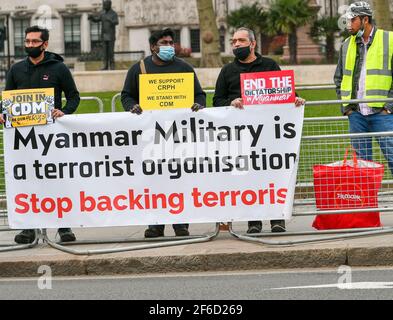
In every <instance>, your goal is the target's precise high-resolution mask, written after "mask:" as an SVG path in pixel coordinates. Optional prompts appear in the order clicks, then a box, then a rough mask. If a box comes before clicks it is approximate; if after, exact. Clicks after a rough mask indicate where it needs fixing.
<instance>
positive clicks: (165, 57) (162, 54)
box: [157, 46, 175, 61]
mask: <svg viewBox="0 0 393 320" xmlns="http://www.w3.org/2000/svg"><path fill="white" fill-rule="evenodd" d="M157 56H158V57H159V58H160V59H161V60H162V61H170V60H172V59H173V57H174V56H175V48H174V47H172V46H160V50H159V51H158V53H157Z"/></svg>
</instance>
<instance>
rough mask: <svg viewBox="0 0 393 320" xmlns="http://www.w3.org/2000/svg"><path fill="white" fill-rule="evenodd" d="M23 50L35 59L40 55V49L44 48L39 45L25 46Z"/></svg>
mask: <svg viewBox="0 0 393 320" xmlns="http://www.w3.org/2000/svg"><path fill="white" fill-rule="evenodd" d="M25 51H26V53H27V55H28V56H29V57H31V58H34V59H35V58H38V57H39V56H40V55H41V53H42V51H44V50H43V49H42V48H41V46H39V47H30V48H28V47H25Z"/></svg>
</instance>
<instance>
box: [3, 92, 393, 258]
mask: <svg viewBox="0 0 393 320" xmlns="http://www.w3.org/2000/svg"><path fill="white" fill-rule="evenodd" d="M112 101H113V99H112ZM375 101H383V102H393V98H392V99H374V100H351V101H347V102H349V103H358V102H375ZM342 102H343V101H340V100H332V101H313V102H307V103H306V104H307V105H310V106H311V105H329V104H338V103H342ZM347 132H348V121H347V117H328V118H321V117H319V118H307V119H305V121H304V126H303V137H302V143H301V150H300V157H299V159H300V162H299V170H298V179H297V183H296V192H295V202H294V214H293V217H295V218H296V217H300V216H314V215H317V214H344V213H362V212H375V211H379V212H381V213H385V212H393V197H392V193H391V192H389V190H391V189H392V188H391V187H392V186H393V177H392V174H391V173H390V172H389V170H388V169H385V176H384V180H383V183H382V186H383V187H382V189H381V191H380V193H379V203H380V204H384V206H382V207H379V208H365V209H350V210H349V209H348V210H328V211H327V210H318V209H317V208H316V205H315V197H314V190H313V180H312V165H314V164H318V163H331V162H334V161H338V160H342V157H343V154H344V151H345V148H346V147H347V146H349V145H350V144H351V139H354V138H357V139H359V138H370V137H371V138H380V137H392V136H393V132H380V133H361V134H349V133H347ZM378 148H379V146H377V145H374V146H373V152H374V154H375V158H374V161H377V162H380V163H384V164H386V160H385V159H384V156H383V155H382V154H381V153H380V152H379V151H378V150H379V149H378ZM385 168H387V167H386V166H385ZM3 173H4V168H3ZM219 225H220V224H219V223H217V224H216V230H215V232H214V233H212V234H209V235H201V236H188V237H161V238H153V239H131V240H130V239H119V240H114V239H112V240H109V241H99V240H98V241H96V240H87V241H76V242H72V243H66V244H63V243H56V242H54V241H52V240H50V239H49V237H48V236H47V232H46V229H43V230H42V236H41V235H38V236H37V238H42V239H43V240H44V241H45V242H47V243H48V244H49V245H50V246H52V247H53V248H56V249H58V250H62V251H65V252H68V253H71V254H76V255H92V254H103V253H114V252H121V251H129V250H141V249H147V248H158V247H164V246H175V245H183V244H192V243H200V242H206V241H210V240H212V239H214V238H215V237H216V236H217V235H218V234H219V230H220V228H219ZM228 226H229V232H230V234H231V235H233V236H234V237H236V238H238V239H240V240H245V241H252V242H259V243H262V244H267V245H294V244H299V243H308V242H316V241H329V240H336V239H345V238H353V237H359V236H370V235H381V234H386V233H392V232H393V227H381V228H362V229H342V230H326V231H309V232H284V233H276V234H273V233H270V232H264V233H260V234H252V235H250V234H239V233H236V232H235V231H234V230H233V229H232V223H228ZM331 234H334V235H333V236H331ZM299 235H302V236H304V235H318V237H314V238H308V239H306V238H302V239H300V240H291V241H289V240H285V241H273V240H266V239H264V238H265V237H278V236H299ZM321 235H329V236H328V237H321ZM36 241H38V240H37V239H36ZM142 241H143V242H148V243H147V244H143V245H138V246H133V247H120V248H112V249H98V250H73V249H69V248H67V247H66V245H67V246H68V245H76V244H104V243H121V242H142ZM149 242H161V243H149ZM9 249H10V250H11V249H14V248H9ZM0 251H1V250H0Z"/></svg>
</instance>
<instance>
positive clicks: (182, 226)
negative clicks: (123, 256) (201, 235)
mask: <svg viewBox="0 0 393 320" xmlns="http://www.w3.org/2000/svg"><path fill="white" fill-rule="evenodd" d="M172 227H173V230H177V229H182V228H186V229H188V223H187V224H173V225H172ZM150 228H153V229H159V230H162V231H164V229H165V225H164V224H155V225H151V226H149V229H150Z"/></svg>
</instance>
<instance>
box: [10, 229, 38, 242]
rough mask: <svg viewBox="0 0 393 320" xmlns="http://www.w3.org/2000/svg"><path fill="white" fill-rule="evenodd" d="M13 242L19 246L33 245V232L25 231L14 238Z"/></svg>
mask: <svg viewBox="0 0 393 320" xmlns="http://www.w3.org/2000/svg"><path fill="white" fill-rule="evenodd" d="M14 240H15V242H16V243H19V244H28V243H33V242H34V240H35V230H34V229H26V230H23V231H22V232H20V233H18V234H17V235H16V236H15V239H14Z"/></svg>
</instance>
